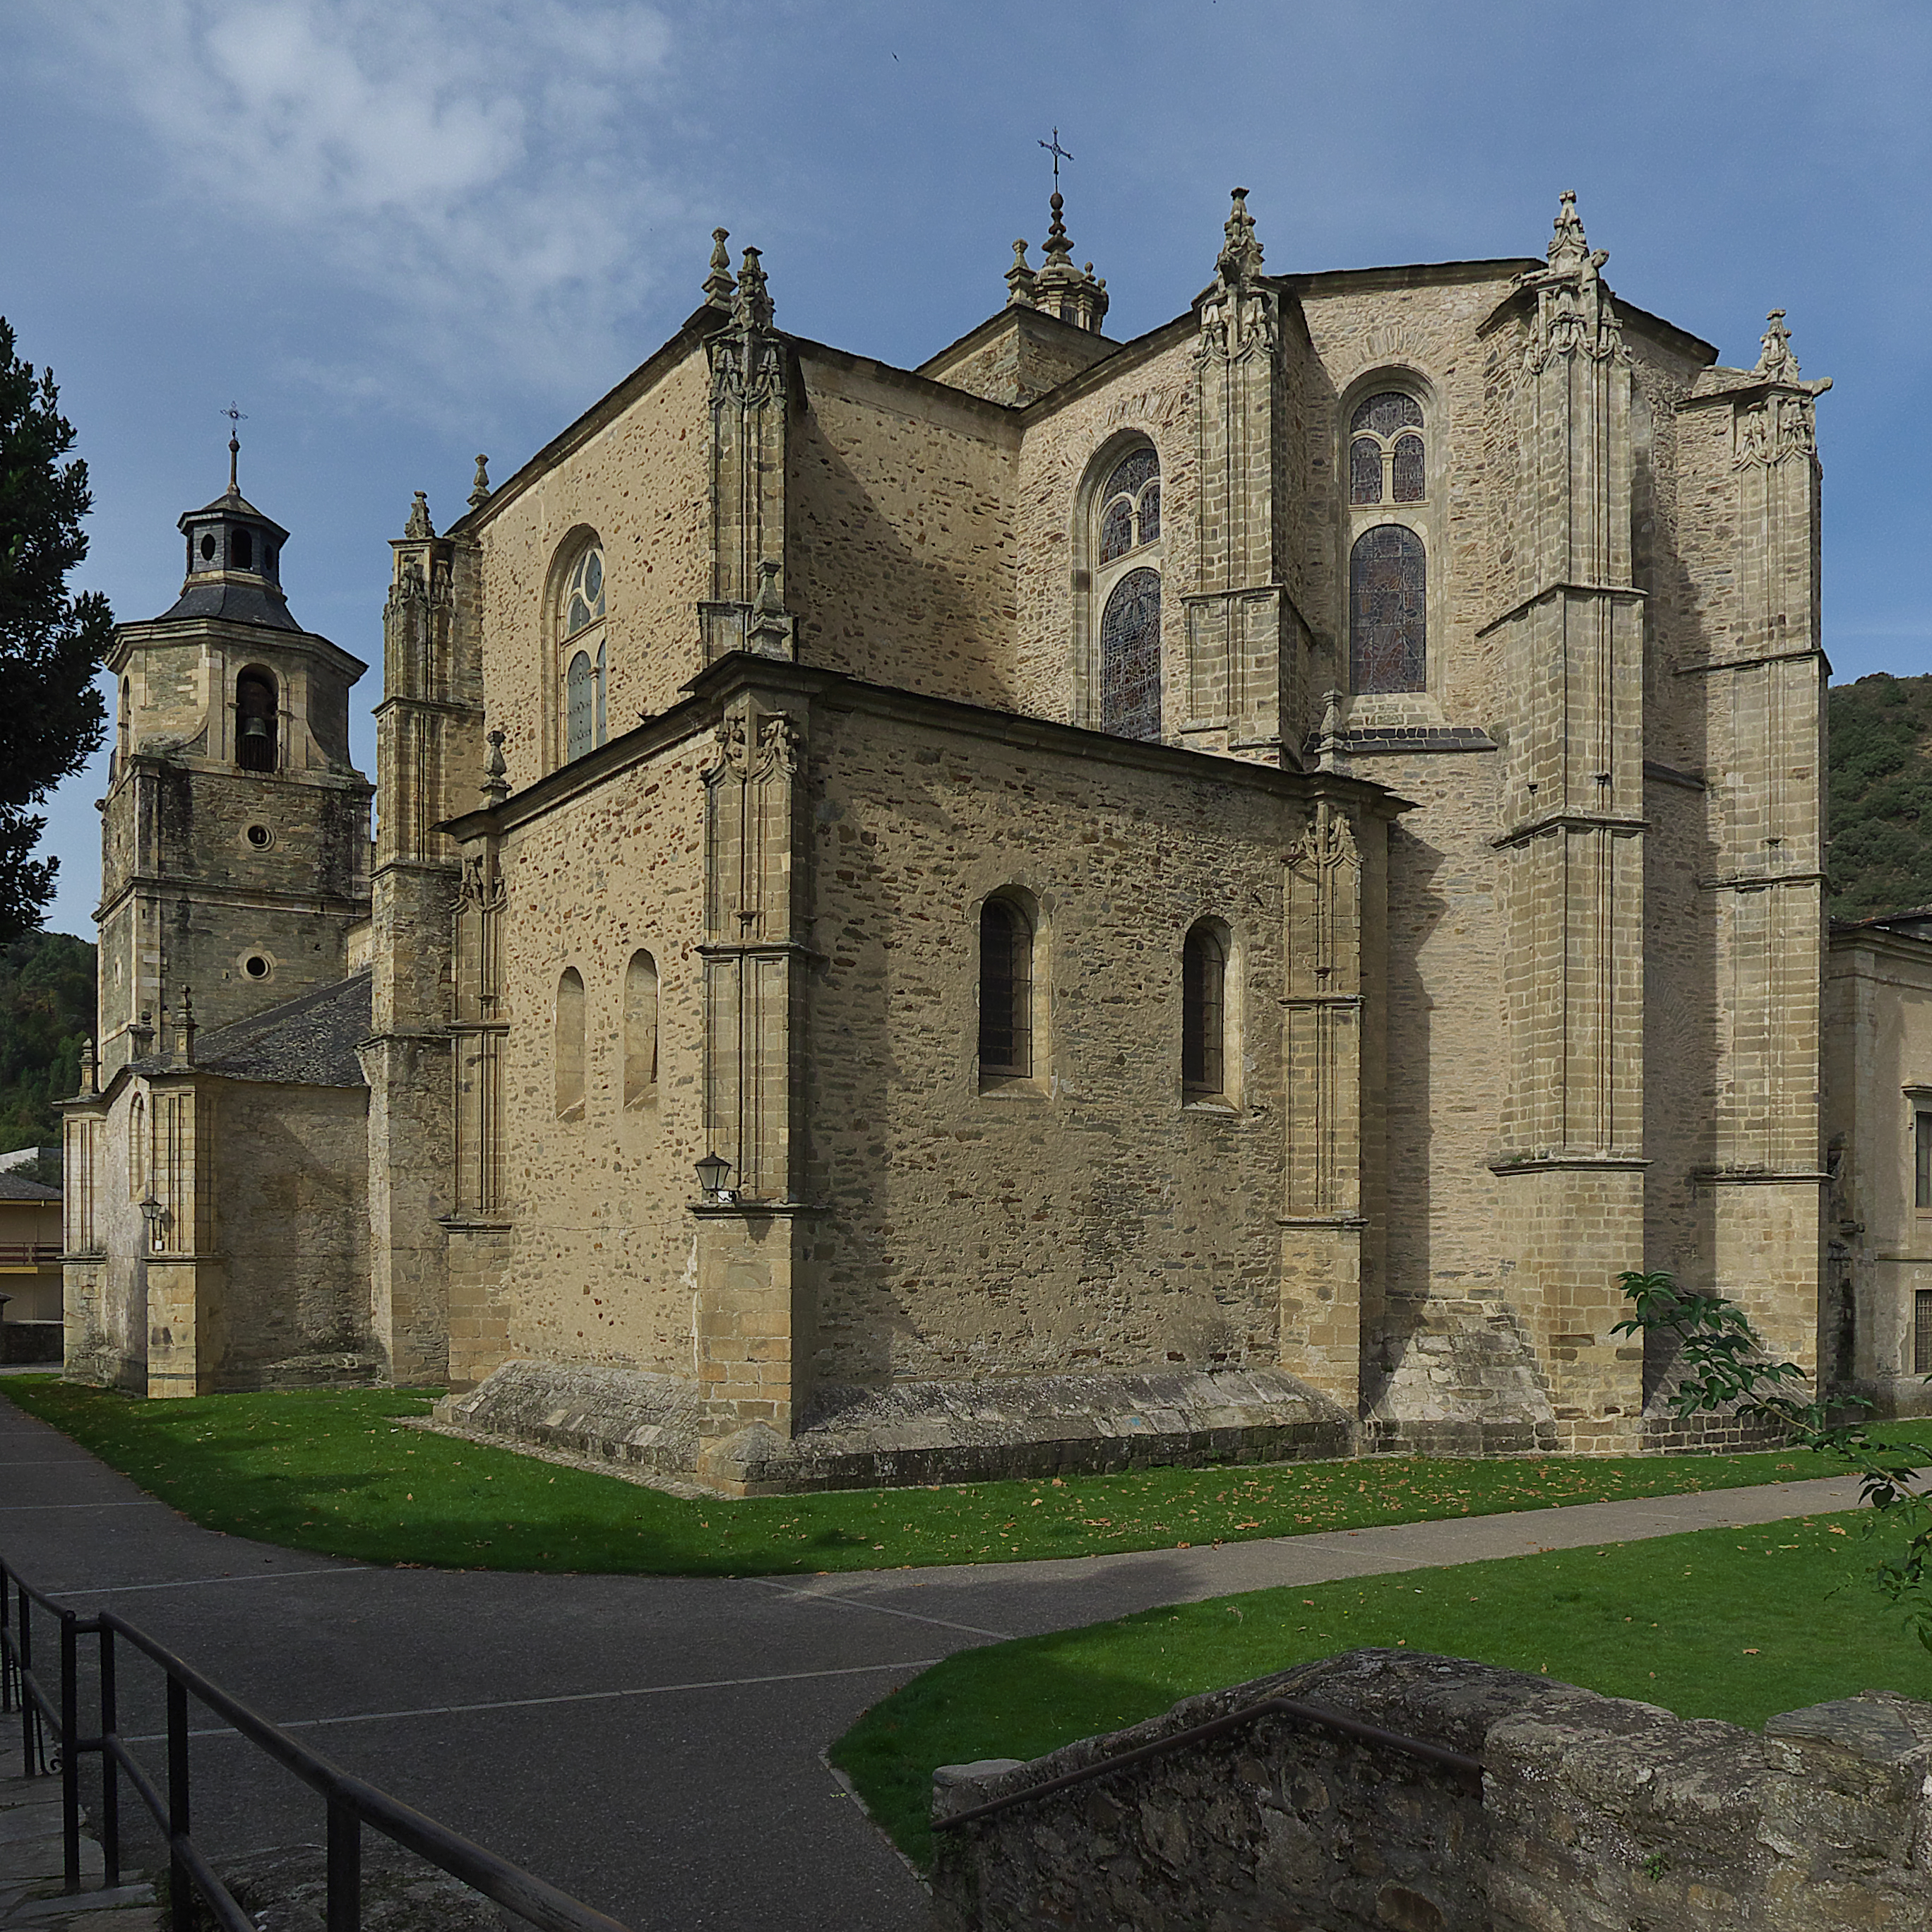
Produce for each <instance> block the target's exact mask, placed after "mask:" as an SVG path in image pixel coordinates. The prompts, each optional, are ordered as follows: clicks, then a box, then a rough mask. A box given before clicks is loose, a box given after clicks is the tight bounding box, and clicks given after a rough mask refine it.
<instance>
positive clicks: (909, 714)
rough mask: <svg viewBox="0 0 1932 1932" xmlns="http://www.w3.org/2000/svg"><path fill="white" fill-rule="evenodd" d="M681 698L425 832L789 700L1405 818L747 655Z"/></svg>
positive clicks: (1343, 777)
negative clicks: (734, 711) (752, 708)
mask: <svg viewBox="0 0 1932 1932" xmlns="http://www.w3.org/2000/svg"><path fill="white" fill-rule="evenodd" d="M685 690H686V691H688V692H689V693H690V696H689V697H687V698H685V700H683V701H682V703H679V704H676V705H673V706H672V707H671V709H670V710H668V711H666V712H661V713H660V714H659V715H658V716H656V717H655V718H647V719H646V721H644V722H643V724H640V725H638V726H637V728H636V729H635V730H631V731H627V732H625V733H624V735H623V736H622V737H620V738H613V739H610V742H608V743H607V744H604V745H601V746H599V747H598V749H597V750H595V751H592V752H590V753H589V754H586V756H585V757H581V758H578V759H576V760H573V761H572V762H571V763H569V764H568V765H565V766H560V767H559V769H557V770H556V771H553V772H547V773H546V774H545V775H544V776H543V777H542V778H539V779H538V780H537V781H536V782H535V784H531V785H528V786H526V787H524V788H523V790H521V791H517V792H512V793H511V794H510V796H508V798H507V799H505V800H504V802H502V804H501V805H495V806H493V807H491V808H489V809H487V810H484V811H471V812H466V813H464V814H462V815H461V816H460V817H455V818H451V819H447V820H443V822H442V823H440V824H438V825H437V826H434V827H432V828H431V829H434V830H435V831H438V832H446V833H447V834H448V835H449V836H450V837H452V838H458V839H463V840H468V839H473V838H483V837H485V836H487V835H491V834H500V833H502V832H507V831H508V830H510V829H511V828H512V827H514V826H518V825H521V824H523V823H526V822H527V821H528V820H531V819H533V818H536V817H541V816H542V815H543V814H545V813H547V812H549V811H553V810H555V809H556V808H557V807H558V806H559V805H562V804H564V803H565V802H568V800H569V799H573V798H574V797H576V796H578V795H579V794H580V793H583V792H585V791H587V790H591V789H592V787H595V786H596V785H598V784H601V783H602V782H603V781H604V779H606V778H609V777H610V776H611V775H613V774H614V773H616V772H619V771H622V770H625V769H628V767H629V766H631V765H632V764H634V763H637V762H639V761H640V760H643V759H645V758H649V757H654V756H655V755H657V754H659V753H661V752H662V751H667V750H669V749H671V748H674V747H676V746H678V745H683V744H685V743H688V742H690V741H691V740H692V739H695V738H697V737H698V736H700V735H701V734H702V733H703V732H704V731H705V730H707V729H709V727H710V726H711V725H712V724H714V723H715V721H716V719H717V717H718V712H720V710H721V709H722V708H723V707H724V705H725V704H726V703H727V702H728V701H729V700H730V699H731V698H732V697H735V696H736V695H737V694H738V693H739V692H740V691H759V692H760V693H763V694H772V695H775V696H780V697H783V696H787V695H789V696H795V697H798V698H799V699H800V700H803V701H804V702H805V703H807V704H810V703H823V704H825V705H826V706H829V707H830V708H831V709H834V710H841V711H859V712H865V713H866V714H867V715H870V716H873V717H880V718H892V719H893V720H895V721H898V722H900V723H904V724H916V725H922V726H924V727H926V728H928V729H929V730H935V731H942V732H950V733H953V735H954V736H960V737H969V738H977V739H983V740H986V741H989V742H993V743H996V744H1001V745H1008V746H1010V747H1011V748H1013V749H1015V750H1017V751H1032V752H1037V753H1043V754H1046V755H1048V756H1050V757H1067V758H1073V759H1078V760H1081V761H1082V762H1083V763H1089V764H1094V763H1100V764H1107V765H1113V766H1122V767H1124V768H1126V769H1130V770H1139V771H1153V772H1163V773H1165V774H1166V775H1169V776H1170V777H1172V778H1180V779H1183V780H1185V781H1187V782H1189V783H1192V784H1227V785H1235V786H1240V787H1244V788H1247V789H1249V790H1258V791H1266V792H1272V793H1274V794H1275V795H1276V796H1280V797H1287V798H1293V799H1313V798H1316V797H1320V796H1333V797H1340V798H1347V799H1353V800H1354V801H1355V802H1356V803H1357V804H1358V805H1359V806H1361V808H1364V809H1365V810H1367V811H1375V812H1378V813H1380V814H1382V815H1383V816H1384V817H1391V818H1393V817H1396V816H1397V815H1398V814H1400V813H1402V812H1404V811H1411V810H1412V809H1413V808H1414V804H1413V801H1412V800H1410V799H1403V798H1400V797H1398V796H1397V795H1396V794H1395V793H1393V792H1391V791H1390V790H1388V787H1386V786H1384V785H1381V784H1377V783H1376V781H1374V780H1373V778H1355V777H1352V776H1349V775H1347V774H1345V773H1343V772H1292V771H1283V770H1282V769H1280V767H1279V766H1274V765H1262V764H1255V763H1250V761H1249V760H1247V759H1245V758H1228V757H1220V756H1217V754H1214V753H1213V752H1211V751H1190V750H1188V749H1187V748H1184V747H1183V746H1181V745H1153V744H1146V743H1143V742H1142V741H1141V740H1139V739H1134V738H1117V737H1114V736H1111V735H1109V733H1106V732H1103V731H1091V730H1087V729H1085V727H1082V726H1080V725H1077V724H1060V723H1058V722H1057V721H1055V720H1052V719H1050V718H1033V717H1029V716H1027V715H1025V714H1024V713H1022V712H1010V711H994V710H990V709H987V708H986V706H983V705H977V704H966V703H961V702H959V700H956V699H953V698H948V697H926V696H924V695H922V694H919V693H916V692H913V691H901V690H898V689H897V688H894V687H892V686H891V685H877V684H867V683H865V682H862V680H861V679H858V678H855V677H848V676H846V675H845V674H844V673H843V672H842V671H833V670H821V669H819V668H817V667H814V666H812V665H808V664H793V663H790V662H788V661H785V660H784V659H781V658H766V657H760V656H759V655H757V654H756V653H755V652H750V651H733V652H730V653H728V654H727V655H725V656H724V657H721V658H718V661H716V662H715V663H714V664H710V665H708V666H707V667H706V668H705V669H704V670H701V671H700V672H699V673H698V674H697V676H696V677H694V678H693V679H691V682H689V683H688V684H687V685H685Z"/></svg>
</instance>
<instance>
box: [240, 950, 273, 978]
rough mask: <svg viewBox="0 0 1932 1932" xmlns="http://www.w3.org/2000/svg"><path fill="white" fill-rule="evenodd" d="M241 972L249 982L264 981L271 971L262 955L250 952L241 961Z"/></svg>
mask: <svg viewBox="0 0 1932 1932" xmlns="http://www.w3.org/2000/svg"><path fill="white" fill-rule="evenodd" d="M272 970H273V969H272V968H271V967H270V965H269V962H268V960H267V959H266V957H265V956H263V954H261V953H250V954H249V956H248V958H247V959H245V960H243V961H242V971H243V972H245V973H246V974H248V977H249V978H250V979H251V980H266V978H267V977H269V973H270V972H271V971H272Z"/></svg>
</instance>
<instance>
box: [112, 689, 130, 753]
mask: <svg viewBox="0 0 1932 1932" xmlns="http://www.w3.org/2000/svg"><path fill="white" fill-rule="evenodd" d="M133 700H134V686H133V680H132V679H128V678H123V679H121V710H120V714H119V716H118V718H117V719H116V720H115V727H114V742H115V749H117V750H118V751H119V752H120V754H121V757H126V756H127V730H128V724H129V718H130V713H131V712H132V711H133Z"/></svg>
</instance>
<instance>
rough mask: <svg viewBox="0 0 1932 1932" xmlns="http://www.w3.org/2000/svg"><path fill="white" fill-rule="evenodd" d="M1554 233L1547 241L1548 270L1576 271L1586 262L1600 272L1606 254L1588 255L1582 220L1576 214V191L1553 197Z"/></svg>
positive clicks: (1570, 189)
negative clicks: (1555, 204)
mask: <svg viewBox="0 0 1932 1932" xmlns="http://www.w3.org/2000/svg"><path fill="white" fill-rule="evenodd" d="M1553 229H1554V231H1555V232H1554V233H1553V234H1552V235H1551V236H1550V266H1551V267H1552V268H1553V269H1580V268H1581V267H1582V266H1583V264H1584V263H1586V262H1589V263H1592V264H1594V265H1595V266H1597V267H1599V268H1601V266H1603V264H1604V263H1605V262H1607V261H1608V260H1610V257H1609V255H1608V254H1607V253H1598V254H1594V255H1593V254H1592V253H1591V251H1590V244H1589V239H1588V238H1587V237H1586V236H1585V235H1584V233H1583V218H1582V217H1581V216H1580V215H1579V214H1577V190H1575V189H1574V188H1568V187H1566V188H1565V190H1563V192H1562V194H1561V195H1560V196H1558V197H1557V208H1556V221H1555V223H1553Z"/></svg>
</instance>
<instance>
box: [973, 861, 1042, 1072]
mask: <svg viewBox="0 0 1932 1932" xmlns="http://www.w3.org/2000/svg"><path fill="white" fill-rule="evenodd" d="M1032 1074H1033V922H1032V920H1031V919H1029V918H1028V916H1027V915H1026V911H1025V908H1024V907H1022V906H1020V905H1019V904H1016V903H1015V901H1013V900H1012V899H1010V898H1004V897H998V898H989V900H988V901H986V904H984V905H983V906H982V907H980V1079H981V1080H982V1081H989V1080H990V1081H995V1082H998V1081H1004V1080H1025V1079H1031V1077H1032Z"/></svg>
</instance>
